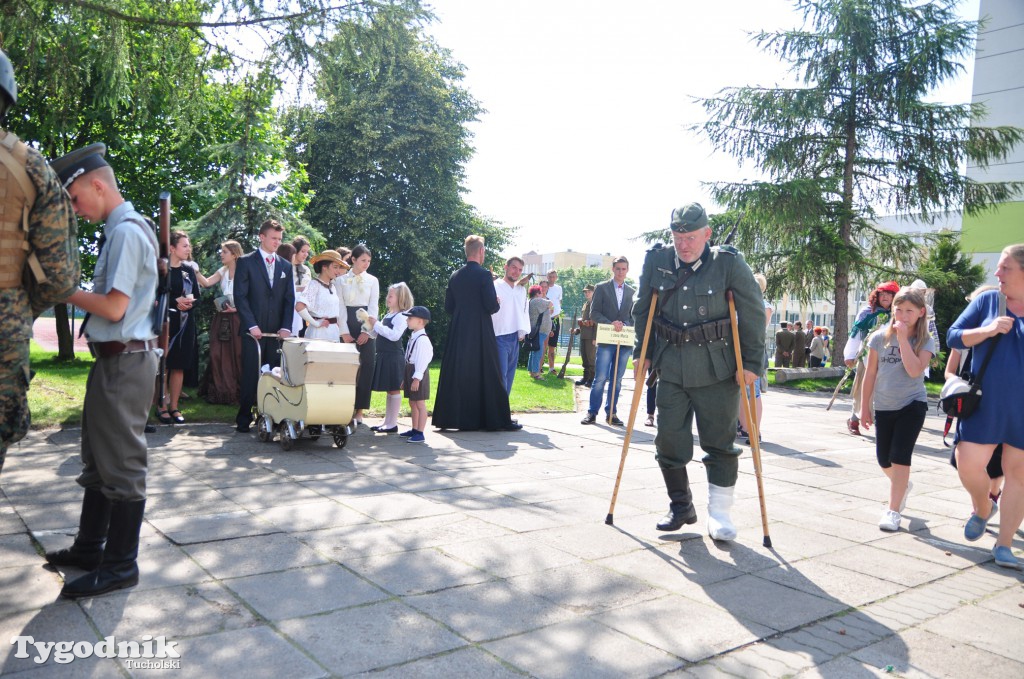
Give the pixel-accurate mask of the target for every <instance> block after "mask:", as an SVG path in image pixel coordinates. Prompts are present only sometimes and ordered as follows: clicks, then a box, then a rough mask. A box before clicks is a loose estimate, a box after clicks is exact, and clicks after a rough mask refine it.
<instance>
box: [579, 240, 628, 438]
mask: <svg viewBox="0 0 1024 679" xmlns="http://www.w3.org/2000/svg"><path fill="white" fill-rule="evenodd" d="M627 273H629V261H628V260H627V259H626V258H625V257H616V258H615V259H614V260H613V261H612V279H611V280H610V281H605V282H604V283H599V284H598V285H597V286H596V287H595V288H594V298H593V300H592V302H591V307H590V319H591V320H592V321H594V322H595V323H598V324H602V323H603V324H606V325H611V326H612V327H614V328H615V331H616V332H621V331H622V328H623V327H624V326H632V325H633V297H634V295H635V293H636V291H635V290H633V288H631V287H629V286H628V285H626V274H627ZM616 353H618V359H619V360H618V363H617V365H615V366H614V367H613V365H612V364H613V363H616V361H615V357H616ZM631 353H632V348H631V347H628V346H627V347H625V348H618V347H617V345H615V344H598V345H597V361H596V366H595V368H594V384H593V386H592V387H591V388H590V408H589V409H588V410H587V416H586V417H584V418H583V424H593V423H594V422H595V421H596V420H597V413H598V411H600V410H601V401H602V400H603V398H604V385H605V383H606V382H608V380H609V379H610V378H611V375H612V370H613V369H614V370H615V375H616V377H615V381H614V382H615V389H614V391H613V390H612V388H611V386H609V387H608V392H609V393H608V403H607V404H606V405H605V412H606V413H607V414H608V423H609V424H613V425H615V426H617V427H621V426H622V420H620V419H619V418H618V416H617V415H616V414H615V408H616V407H617V406H618V404H619V391H620V390H621V389H622V376H623V375H624V374H625V373H626V364H627V363H628V362H629V357H630V355H631Z"/></svg>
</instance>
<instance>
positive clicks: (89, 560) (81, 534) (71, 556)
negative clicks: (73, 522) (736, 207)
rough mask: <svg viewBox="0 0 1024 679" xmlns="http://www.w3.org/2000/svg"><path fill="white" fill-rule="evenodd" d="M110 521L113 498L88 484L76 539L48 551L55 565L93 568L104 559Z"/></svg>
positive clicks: (85, 568) (49, 557) (87, 569)
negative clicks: (52, 550)
mask: <svg viewBox="0 0 1024 679" xmlns="http://www.w3.org/2000/svg"><path fill="white" fill-rule="evenodd" d="M109 523H110V500H108V499H107V496H106V495H104V494H103V493H102V492H101V491H100V490H99V489H98V488H86V489H85V495H84V496H83V497H82V516H81V517H80V518H79V519H78V535H76V536H75V542H74V543H73V544H72V545H71V546H70V547H68V548H66V549H58V550H57V551H55V552H47V553H46V560H47V561H49V562H50V563H51V564H53V565H54V566H74V567H75V568H81V569H82V570H86V571H91V570H92V569H94V568H96V567H97V566H99V565H100V561H102V560H103V544H104V543H105V542H106V541H107V525H108V524H109Z"/></svg>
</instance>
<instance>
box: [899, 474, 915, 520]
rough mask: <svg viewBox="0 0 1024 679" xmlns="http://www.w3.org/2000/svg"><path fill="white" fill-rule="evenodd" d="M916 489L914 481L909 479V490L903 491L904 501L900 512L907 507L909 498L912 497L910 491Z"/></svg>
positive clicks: (901, 503)
mask: <svg viewBox="0 0 1024 679" xmlns="http://www.w3.org/2000/svg"><path fill="white" fill-rule="evenodd" d="M913 489H914V482H913V481H907V492H905V493H903V501H902V502H900V514H902V513H903V510H904V509H906V508H907V498H908V497H910V491H912V490H913Z"/></svg>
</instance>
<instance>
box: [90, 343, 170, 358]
mask: <svg viewBox="0 0 1024 679" xmlns="http://www.w3.org/2000/svg"><path fill="white" fill-rule="evenodd" d="M157 346H158V343H157V341H156V340H155V339H151V340H130V341H128V342H89V353H91V354H92V357H93V358H110V357H111V356H117V355H118V354H137V353H139V352H140V351H152V350H154V349H156V348H157Z"/></svg>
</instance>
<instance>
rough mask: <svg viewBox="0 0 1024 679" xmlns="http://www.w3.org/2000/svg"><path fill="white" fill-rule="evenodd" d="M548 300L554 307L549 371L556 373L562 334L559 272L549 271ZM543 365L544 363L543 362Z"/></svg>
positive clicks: (549, 349) (548, 348) (549, 348)
mask: <svg viewBox="0 0 1024 679" xmlns="http://www.w3.org/2000/svg"><path fill="white" fill-rule="evenodd" d="M547 298H548V299H549V300H550V301H551V303H552V304H553V305H554V308H553V309H552V310H551V336H550V337H548V346H547V352H548V370H549V371H550V372H552V373H553V372H555V353H556V352H557V351H558V338H559V337H560V336H561V334H562V286H561V285H558V272H557V271H555V270H554V269H552V270H551V271H548V294H547ZM541 363H543V361H541Z"/></svg>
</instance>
